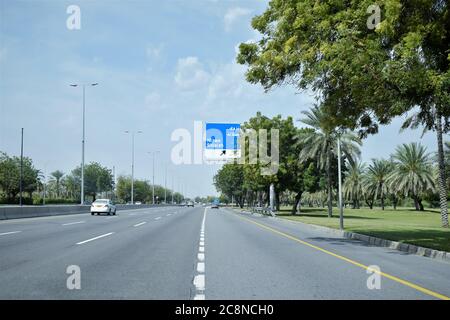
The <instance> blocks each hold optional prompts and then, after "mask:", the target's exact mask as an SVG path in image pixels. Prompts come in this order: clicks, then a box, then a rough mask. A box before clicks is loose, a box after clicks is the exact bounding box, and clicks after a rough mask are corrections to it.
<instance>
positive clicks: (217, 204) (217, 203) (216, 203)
mask: <svg viewBox="0 0 450 320" xmlns="http://www.w3.org/2000/svg"><path fill="white" fill-rule="evenodd" d="M219 203H220V202H219V199H215V200H214V201H213V202H212V203H211V209H219Z"/></svg>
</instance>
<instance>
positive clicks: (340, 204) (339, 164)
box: [337, 133, 344, 230]
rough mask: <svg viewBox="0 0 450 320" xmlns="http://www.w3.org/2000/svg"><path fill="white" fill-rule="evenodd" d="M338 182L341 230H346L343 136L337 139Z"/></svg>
mask: <svg viewBox="0 0 450 320" xmlns="http://www.w3.org/2000/svg"><path fill="white" fill-rule="evenodd" d="M337 153H338V180H339V184H338V185H339V228H340V229H341V230H344V206H343V204H342V167H341V135H340V133H338V137H337Z"/></svg>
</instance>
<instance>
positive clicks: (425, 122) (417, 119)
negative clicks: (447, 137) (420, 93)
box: [402, 105, 449, 228]
mask: <svg viewBox="0 0 450 320" xmlns="http://www.w3.org/2000/svg"><path fill="white" fill-rule="evenodd" d="M441 107H442V106H439V105H435V106H433V107H432V108H431V110H430V114H429V115H428V116H427V114H426V113H425V114H423V113H421V112H418V113H414V114H413V115H412V116H411V117H409V118H407V119H406V121H405V122H404V123H403V125H402V129H405V128H408V127H409V128H412V129H416V128H418V127H419V126H423V133H422V135H423V134H424V133H425V132H426V131H428V130H433V131H436V136H437V163H438V170H439V177H438V180H437V181H438V190H439V204H440V208H441V223H442V226H443V227H444V228H448V227H449V224H448V204H447V191H448V186H447V183H446V167H445V158H447V159H448V156H446V155H445V151H444V140H443V135H444V134H445V133H447V132H448V131H449V122H448V117H447V118H446V116H445V115H444V114H443V112H442V110H441ZM444 108H447V106H446V107H444ZM447 143H448V142H445V145H446V146H447Z"/></svg>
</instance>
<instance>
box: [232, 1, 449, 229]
mask: <svg viewBox="0 0 450 320" xmlns="http://www.w3.org/2000/svg"><path fill="white" fill-rule="evenodd" d="M372 4H373V1H371V0H360V1H352V2H344V1H340V2H339V1H316V0H299V1H283V0H272V1H270V3H269V7H268V8H267V10H266V11H265V12H264V13H263V14H261V15H259V16H256V17H254V18H253V20H252V26H253V28H254V29H256V30H258V31H259V32H260V33H261V34H262V39H261V40H260V41H258V42H256V43H242V44H241V45H240V47H239V49H240V52H239V55H238V57H237V60H238V62H239V63H241V64H247V65H248V66H249V69H248V71H247V80H248V81H250V82H252V83H260V84H262V85H263V87H264V88H265V89H266V90H269V89H270V88H272V87H273V86H278V85H282V84H286V83H288V84H293V85H294V86H296V87H297V88H298V89H306V88H311V89H313V90H314V91H315V92H316V93H317V94H318V95H320V97H321V98H322V99H323V101H324V105H325V107H326V108H327V109H328V110H329V111H330V112H329V113H330V114H333V115H335V117H334V118H335V120H336V123H337V125H339V126H344V127H348V128H350V129H355V128H357V127H359V128H361V130H362V131H361V133H363V134H368V133H369V134H371V133H376V132H377V131H378V124H379V123H380V124H387V123H390V122H391V120H392V119H393V118H394V117H397V116H400V115H404V114H405V113H407V112H410V111H412V110H414V108H416V107H417V106H418V108H419V112H417V114H416V122H417V123H420V124H422V125H424V126H426V127H427V128H429V129H431V130H435V131H436V134H437V143H438V159H439V161H438V163H439V193H440V204H441V219H442V225H443V226H444V227H448V212H447V211H448V208H447V198H446V197H447V192H446V184H445V169H444V165H443V163H444V155H443V142H442V135H443V133H445V132H448V131H449V129H450V120H449V118H450V108H449V104H450V59H449V51H448V50H449V49H448V48H449V42H450V40H449V39H450V33H449V32H448V30H450V19H449V18H448V17H449V10H450V9H449V6H448V1H441V0H385V1H382V2H379V3H378V4H379V5H380V10H381V12H382V13H383V20H382V21H381V23H380V24H379V25H377V26H376V28H375V29H374V30H372V28H368V26H367V23H366V22H367V20H368V14H367V9H368V8H369V6H370V5H372ZM410 124H411V122H409V123H408V121H407V122H406V123H405V125H406V126H408V125H410Z"/></svg>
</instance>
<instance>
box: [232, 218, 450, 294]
mask: <svg viewBox="0 0 450 320" xmlns="http://www.w3.org/2000/svg"><path fill="white" fill-rule="evenodd" d="M237 216H238V217H239V218H241V219H243V220H246V221H248V222H251V223H253V224H255V225H257V226H259V227H261V228H263V229H266V230H268V231H271V232H273V233H276V234H278V235H280V236H283V237H285V238H288V239H291V240H293V241H295V242H298V243H301V244H303V245H305V246H308V247H311V248H313V249H316V250H318V251H321V252H323V253H326V254H328V255H330V256H333V257H335V258H338V259H340V260H343V261H346V262H348V263H351V264H353V265H355V266H357V267H360V268H362V269H365V270H367V269H369V267H368V266H366V265H364V264H362V263H359V262H357V261H354V260H351V259H349V258H346V257H344V256H341V255H338V254H336V253H333V252H331V251H328V250H326V249H323V248H321V247H318V246H316V245H313V244H311V243H309V242H306V241H303V240H300V239H298V238H296V237H294V236H291V235H290V234H287V233H284V232H282V231H279V230H277V229H274V228H272V227H269V226H267V225H265V224H262V223H259V222H256V221H253V220H252V219H248V218H245V217H242V216H240V215H237ZM370 270H371V271H373V272H374V273H377V274H379V275H381V276H383V277H386V278H388V279H391V280H393V281H395V282H398V283H401V284H403V285H405V286H407V287H410V288H413V289H415V290H417V291H420V292H422V293H425V294H427V295H430V296H432V297H435V298H438V299H442V300H450V297H447V296H445V295H443V294H440V293H437V292H434V291H431V290H429V289H426V288H424V287H421V286H419V285H417V284H414V283H412V282H409V281H406V280H403V279H400V278H398V277H395V276H393V275H390V274H388V273H385V272H381V271H378V270H374V269H370Z"/></svg>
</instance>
